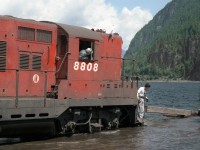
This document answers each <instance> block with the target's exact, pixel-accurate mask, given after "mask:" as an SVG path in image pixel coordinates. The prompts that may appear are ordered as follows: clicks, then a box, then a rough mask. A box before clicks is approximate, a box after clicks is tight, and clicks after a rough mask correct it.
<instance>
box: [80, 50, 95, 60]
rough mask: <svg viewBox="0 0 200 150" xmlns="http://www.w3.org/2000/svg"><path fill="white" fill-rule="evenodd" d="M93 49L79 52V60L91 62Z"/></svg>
mask: <svg viewBox="0 0 200 150" xmlns="http://www.w3.org/2000/svg"><path fill="white" fill-rule="evenodd" d="M92 53H93V51H92V49H91V48H87V49H83V50H81V51H80V52H79V59H81V60H91V59H92Z"/></svg>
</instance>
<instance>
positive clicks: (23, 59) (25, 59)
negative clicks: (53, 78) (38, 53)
mask: <svg viewBox="0 0 200 150" xmlns="http://www.w3.org/2000/svg"><path fill="white" fill-rule="evenodd" d="M19 60H20V62H19V66H20V69H29V55H28V54H20V58H19Z"/></svg>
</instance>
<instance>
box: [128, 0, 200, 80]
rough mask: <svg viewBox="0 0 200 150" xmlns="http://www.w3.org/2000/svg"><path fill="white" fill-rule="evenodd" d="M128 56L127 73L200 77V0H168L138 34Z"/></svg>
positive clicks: (184, 77) (130, 46)
mask: <svg viewBox="0 0 200 150" xmlns="http://www.w3.org/2000/svg"><path fill="white" fill-rule="evenodd" d="M124 58H125V61H124V73H125V75H132V72H133V73H134V74H133V75H136V76H139V77H141V78H144V79H174V80H176V79H183V80H200V0H172V2H170V3H168V4H167V5H166V6H165V8H164V9H162V10H161V11H159V12H158V13H157V14H156V15H155V16H154V18H153V19H152V20H151V21H150V22H149V23H148V24H147V25H145V26H144V27H143V28H142V29H141V30H140V31H139V32H138V33H137V34H136V35H135V37H134V38H133V39H132V41H131V43H130V45H129V48H128V50H127V52H126V54H125V56H124ZM126 59H134V60H135V62H134V67H133V61H129V60H127V61H126ZM133 68H134V69H133Z"/></svg>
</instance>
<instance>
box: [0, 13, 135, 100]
mask: <svg viewBox="0 0 200 150" xmlns="http://www.w3.org/2000/svg"><path fill="white" fill-rule="evenodd" d="M0 26H1V27H0V41H5V42H6V44H7V47H6V70H5V71H0V96H3V97H7V96H16V95H18V96H20V97H25V96H29V97H30V96H32V97H43V96H45V93H46V92H51V86H52V85H58V99H80V100H82V99H101V98H135V92H136V89H137V88H136V86H135V85H136V84H133V85H131V83H130V82H124V81H121V67H122V59H121V55H122V54H121V52H122V38H121V37H120V36H119V35H118V34H112V35H111V34H106V33H104V32H97V31H92V30H89V29H86V28H82V27H75V26H68V25H63V24H56V23H48V22H37V21H33V20H25V19H19V18H14V17H8V16H0ZM18 27H26V28H31V29H34V30H35V32H37V31H38V30H45V31H50V32H51V33H52V39H51V42H50V43H48V42H38V41H37V40H36V39H37V33H35V39H34V40H22V39H20V38H19V36H18V34H19V30H18ZM76 31H77V32H76ZM81 41H87V42H90V45H91V47H92V49H93V50H94V55H93V59H90V60H86V61H83V60H80V59H79V51H80V47H81V46H80V44H81ZM20 54H25V55H26V54H27V55H29V58H30V60H29V68H27V69H20V67H19V66H20V62H19V57H20ZM33 55H38V56H41V69H40V70H34V69H32V68H31V65H33V58H32V56H33Z"/></svg>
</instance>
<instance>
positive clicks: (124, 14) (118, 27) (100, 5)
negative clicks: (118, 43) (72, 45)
mask: <svg viewBox="0 0 200 150" xmlns="http://www.w3.org/2000/svg"><path fill="white" fill-rule="evenodd" d="M0 3H1V5H0V14H1V15H12V16H14V17H19V18H27V19H34V20H38V21H41V20H43V21H44V20H46V21H54V22H60V23H65V24H72V25H78V26H83V27H88V28H94V29H99V28H101V29H105V30H106V31H107V32H108V33H109V32H111V31H112V30H113V32H117V33H119V34H120V35H121V36H122V38H123V49H127V48H128V45H129V43H130V41H131V39H132V38H133V37H134V35H135V34H136V33H137V31H138V30H139V29H141V28H142V27H143V26H144V25H145V24H146V23H148V22H149V20H151V19H152V18H153V17H152V15H151V13H150V12H149V11H147V10H144V9H142V8H140V7H135V8H133V9H132V10H129V9H128V8H126V7H124V8H123V9H122V10H117V9H116V8H115V7H114V6H112V5H111V4H109V3H106V1H105V0H98V1H97V0H73V1H72V0H59V1H55V0H34V2H33V1H28V0H6V1H5V0H0Z"/></svg>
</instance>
